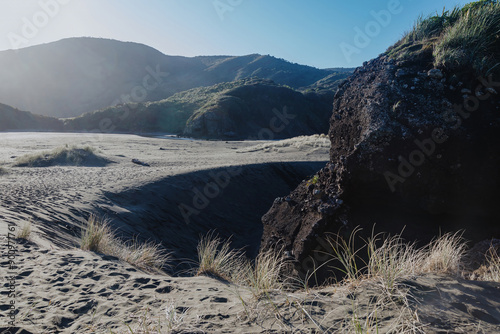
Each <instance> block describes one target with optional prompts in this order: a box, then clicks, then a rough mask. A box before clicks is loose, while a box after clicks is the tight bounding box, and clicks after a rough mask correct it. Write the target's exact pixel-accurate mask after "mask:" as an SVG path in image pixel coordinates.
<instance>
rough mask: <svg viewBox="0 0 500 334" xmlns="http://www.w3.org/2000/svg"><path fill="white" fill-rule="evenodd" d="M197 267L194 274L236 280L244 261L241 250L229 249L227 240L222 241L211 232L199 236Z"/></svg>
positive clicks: (244, 265) (243, 266)
mask: <svg viewBox="0 0 500 334" xmlns="http://www.w3.org/2000/svg"><path fill="white" fill-rule="evenodd" d="M197 249H198V269H197V272H196V275H198V276H199V275H206V276H212V277H217V278H220V279H223V280H227V281H236V280H237V279H238V278H239V277H240V276H241V272H242V270H245V269H244V268H245V267H246V263H245V260H244V257H243V252H242V251H240V250H234V249H231V242H230V241H229V240H227V241H222V240H221V239H220V238H219V237H218V236H215V235H214V234H213V233H209V234H208V235H206V236H204V237H202V238H201V240H200V242H199V243H198V248H197Z"/></svg>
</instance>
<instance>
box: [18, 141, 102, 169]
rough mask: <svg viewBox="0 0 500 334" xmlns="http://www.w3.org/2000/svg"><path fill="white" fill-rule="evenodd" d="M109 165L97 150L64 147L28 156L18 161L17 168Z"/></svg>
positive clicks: (87, 147)
mask: <svg viewBox="0 0 500 334" xmlns="http://www.w3.org/2000/svg"><path fill="white" fill-rule="evenodd" d="M107 163H109V161H108V160H106V159H105V158H102V157H100V156H98V155H96V154H95V149H94V148H92V147H90V146H86V147H83V148H78V147H76V146H68V145H66V146H62V147H58V148H55V149H53V150H52V151H44V152H41V153H36V154H28V155H24V156H22V157H19V158H17V159H16V163H15V165H14V166H16V167H48V166H54V165H68V166H81V165H89V166H102V165H106V164H107Z"/></svg>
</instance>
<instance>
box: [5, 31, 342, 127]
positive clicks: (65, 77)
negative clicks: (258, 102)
mask: <svg viewBox="0 0 500 334" xmlns="http://www.w3.org/2000/svg"><path fill="white" fill-rule="evenodd" d="M332 73H334V71H332V70H328V69H317V68H314V67H311V66H306V65H298V64H293V63H290V62H287V61H285V60H282V59H278V58H275V57H272V56H268V55H267V56H266V55H259V54H251V55H246V56H197V57H183V56H169V55H165V54H163V53H161V52H160V51H158V50H156V49H154V48H152V47H149V46H147V45H144V44H140V43H135V42H121V41H116V40H111V39H101V38H89V37H80V38H69V39H63V40H60V41H57V42H52V43H46V44H41V45H37V46H31V47H27V48H24V49H19V50H16V51H14V50H7V51H0V77H2V78H3V79H4V80H2V82H0V101H2V102H3V103H5V104H7V105H12V106H15V107H17V108H19V109H22V110H30V111H31V112H33V113H36V114H40V115H44V116H53V117H58V118H65V117H75V116H79V115H81V114H83V113H85V112H90V111H94V110H99V109H102V108H105V107H109V106H112V105H116V104H119V103H127V102H146V101H159V100H162V99H165V98H168V97H170V96H172V95H173V94H175V93H178V92H181V91H185V90H188V89H191V88H196V87H203V86H211V85H214V84H217V83H222V82H231V81H235V80H240V79H244V78H249V77H255V76H256V77H259V78H262V79H271V80H273V81H275V82H276V83H278V84H281V85H286V86H290V87H292V88H295V89H300V88H305V87H307V86H310V85H313V84H315V83H316V82H317V81H319V80H321V79H324V78H325V77H327V76H329V75H331V74H332ZM47 97H49V98H47Z"/></svg>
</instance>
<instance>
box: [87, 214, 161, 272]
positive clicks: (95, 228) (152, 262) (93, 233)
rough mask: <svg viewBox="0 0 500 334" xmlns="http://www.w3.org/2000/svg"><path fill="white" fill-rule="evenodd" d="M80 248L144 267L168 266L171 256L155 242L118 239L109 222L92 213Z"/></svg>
mask: <svg viewBox="0 0 500 334" xmlns="http://www.w3.org/2000/svg"><path fill="white" fill-rule="evenodd" d="M80 248H81V249H83V250H88V251H91V252H96V253H101V254H107V255H112V256H116V257H118V258H119V259H121V260H124V261H126V262H128V263H130V264H132V265H134V266H137V267H140V268H143V269H154V270H160V269H162V268H164V267H165V266H168V264H167V263H168V262H169V260H170V256H169V255H168V254H166V253H165V252H164V251H163V249H162V248H161V246H160V245H158V244H155V243H153V242H146V243H139V242H138V241H137V239H133V240H132V241H130V242H123V241H121V240H120V239H118V238H117V237H116V236H115V234H114V232H113V230H112V229H111V227H110V226H109V222H108V221H106V220H103V219H99V218H97V217H96V216H95V215H91V216H90V217H89V219H88V221H87V225H86V226H85V228H84V230H83V231H82V235H81V239H80Z"/></svg>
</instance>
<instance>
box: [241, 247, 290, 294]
mask: <svg viewBox="0 0 500 334" xmlns="http://www.w3.org/2000/svg"><path fill="white" fill-rule="evenodd" d="M285 265H286V262H285V260H284V258H283V255H281V254H280V252H276V251H274V250H268V251H264V252H260V253H259V255H257V258H256V259H255V262H254V264H253V265H252V264H249V266H248V269H247V270H246V283H247V284H248V285H249V286H250V288H251V291H252V294H253V295H254V296H255V297H256V298H259V297H260V296H261V295H263V294H265V293H268V292H270V291H282V290H283V289H284V287H285V284H286V282H285V279H284V276H283V271H284V269H285Z"/></svg>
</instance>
